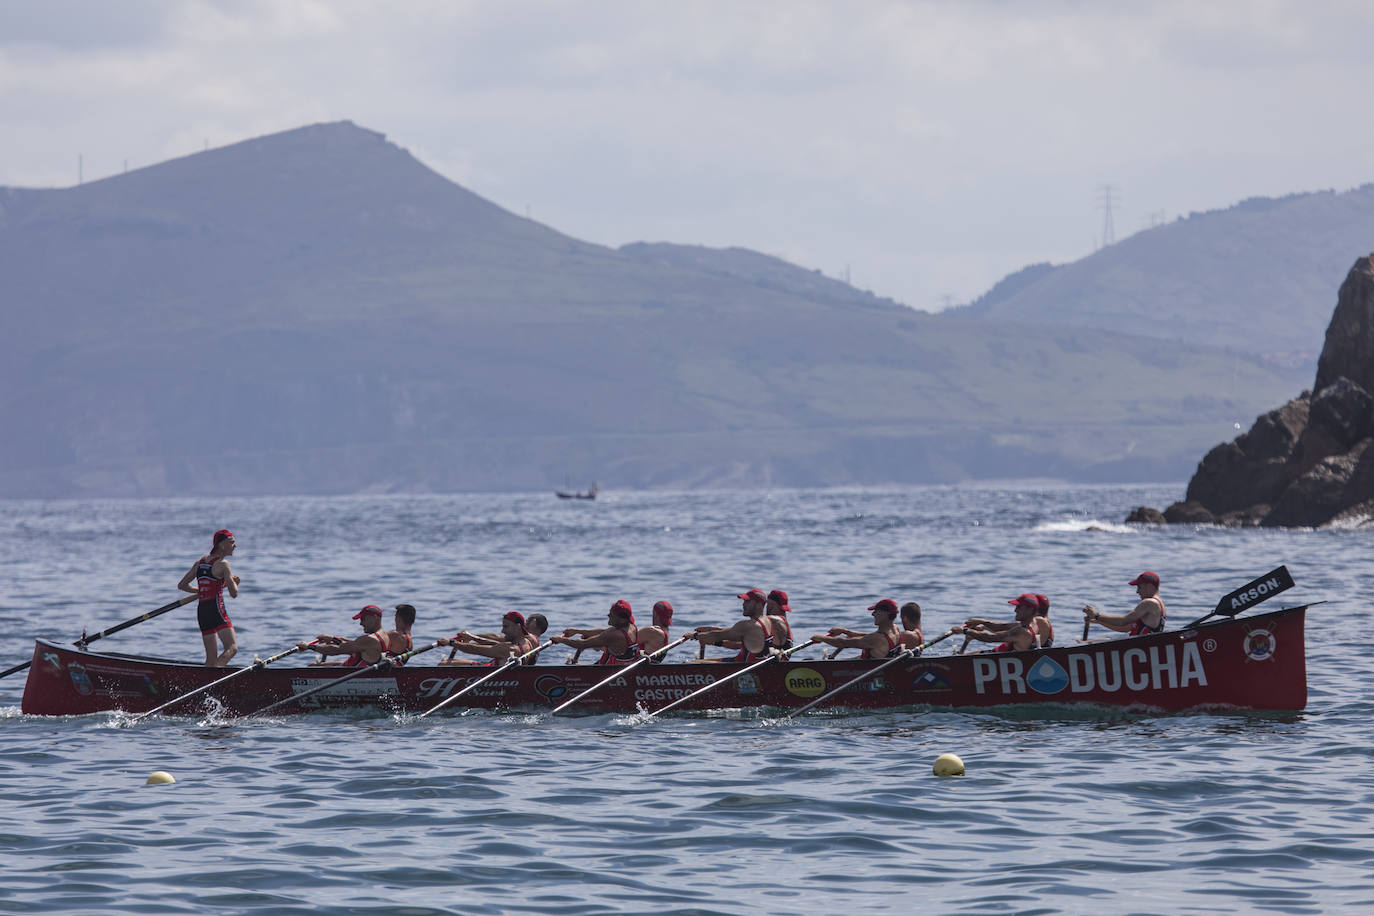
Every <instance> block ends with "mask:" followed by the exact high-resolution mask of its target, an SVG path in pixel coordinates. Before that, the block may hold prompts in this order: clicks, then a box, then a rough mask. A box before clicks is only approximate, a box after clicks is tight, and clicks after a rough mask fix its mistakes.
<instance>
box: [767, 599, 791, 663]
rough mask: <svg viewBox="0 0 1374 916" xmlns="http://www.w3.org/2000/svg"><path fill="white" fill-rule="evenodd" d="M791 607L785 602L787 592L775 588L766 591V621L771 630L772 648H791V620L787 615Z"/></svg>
mask: <svg viewBox="0 0 1374 916" xmlns="http://www.w3.org/2000/svg"><path fill="white" fill-rule="evenodd" d="M790 613H792V608H791V607H790V606H789V605H788V603H787V592H785V591H783V590H782V589H780V588H775V589H773V590H772V591H771V592H769V593H768V622H769V624H770V625H771V627H772V630H773V648H774V649H779V650H782V649H790V648H792V622H791V621H790V620H788V619H787V615H788V614H790Z"/></svg>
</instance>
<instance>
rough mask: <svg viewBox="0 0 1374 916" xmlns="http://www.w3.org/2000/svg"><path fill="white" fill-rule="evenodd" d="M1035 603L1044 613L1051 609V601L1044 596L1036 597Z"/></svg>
mask: <svg viewBox="0 0 1374 916" xmlns="http://www.w3.org/2000/svg"><path fill="white" fill-rule="evenodd" d="M1035 603H1036V604H1038V605H1039V606H1040V610H1042V611H1048V610H1049V609H1050V599H1048V598H1046V597H1045V596H1044V595H1036V596H1035Z"/></svg>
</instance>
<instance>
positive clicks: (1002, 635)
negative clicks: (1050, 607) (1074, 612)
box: [950, 592, 1040, 652]
mask: <svg viewBox="0 0 1374 916" xmlns="http://www.w3.org/2000/svg"><path fill="white" fill-rule="evenodd" d="M1007 603H1008V604H1014V605H1016V620H1015V621H1013V622H1011V623H1006V622H1004V621H999V620H984V619H983V618H981V617H970V618H969V619H968V620H966V621H964V622H963V623H962V624H956V625H955V626H953V627H951V628H950V632H951V633H963V634H964V642H965V644H967V643H968V640H970V639H976V640H978V641H979V642H995V643H998V645H997V646H996V647H994V648H993V650H992V651H993V652H1024V651H1026V650H1027V649H1034V648H1037V647H1038V645H1039V642H1038V633H1039V630H1038V627H1037V625H1036V623H1035V620H1036V617H1035V614H1036V612H1037V611H1039V609H1040V602H1038V601H1036V600H1035V596H1034V595H1032V594H1030V593H1029V592H1027V593H1025V594H1022V595H1019V596H1018V597H1016V598H1012V599H1011V600H1010V601H1008V602H1007Z"/></svg>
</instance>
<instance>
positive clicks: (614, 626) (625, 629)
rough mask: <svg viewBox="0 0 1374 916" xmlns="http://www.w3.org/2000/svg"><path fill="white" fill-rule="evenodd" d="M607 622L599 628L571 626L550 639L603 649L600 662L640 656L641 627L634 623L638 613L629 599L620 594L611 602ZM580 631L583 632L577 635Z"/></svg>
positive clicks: (626, 661)
mask: <svg viewBox="0 0 1374 916" xmlns="http://www.w3.org/2000/svg"><path fill="white" fill-rule="evenodd" d="M606 623H607V624H608V626H606V627H604V628H602V629H600V630H580V629H577V628H575V627H569V628H568V629H566V630H564V631H563V635H562V636H554V637H551V638H550V639H549V642H554V643H558V644H559V645H561V646H571V647H572V648H574V649H600V650H601V657H600V658H599V659H597V660H596V663H597V664H598V665H628V664H629V663H630V662H632V661H635V660H636V659H638V658H639V628H638V627H636V626H635V616H634V613H633V612H632V611H631V610H630V602H628V601H626V600H625V599H624V598H621V599H620V600H619V601H617V602H616V603H615V604H612V605H611V609H610V611H608V612H607V614H606ZM578 634H581V635H578Z"/></svg>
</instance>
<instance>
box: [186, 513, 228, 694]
mask: <svg viewBox="0 0 1374 916" xmlns="http://www.w3.org/2000/svg"><path fill="white" fill-rule="evenodd" d="M234 547H235V543H234V532H232V531H230V530H229V529H228V528H221V529H220V530H219V531H216V532H215V535H214V538H213V539H212V541H211V549H210V552H209V553H208V554H206V555H205V556H203V557H201V558H200V559H199V560H197V561H196V562H195V564H194V565H192V566H191V568H190V569H189V570H187V571H186V575H184V576H182V577H181V581H180V582H178V583H177V588H179V589H181V590H182V591H183V592H189V593H191V594H192V595H199V596H200V603H199V604H198V605H196V622H197V623H198V624H199V625H200V638H201V641H202V642H203V643H204V644H205V664H206V665H207V666H208V667H211V668H223V667H224V666H225V665H227V664H229V659H231V658H233V657H234V654H235V653H236V652H238V650H239V647H238V642H237V640H235V639H234V624H233V622H232V621H231V620H230V619H229V612H228V610H227V609H226V608H225V607H224V592H225V590H226V589H228V591H229V597H230V598H237V597H238V596H239V577H238V576H236V575H234V571H233V570H231V569H230V568H229V556H230V554H232V553H233V552H234ZM193 579H194V580H195V583H196V584H195V585H192V584H191V580H193ZM216 639H218V640H219V642H220V643H222V644H223V645H224V651H223V652H220V653H219V654H218V655H216V654H215V640H216Z"/></svg>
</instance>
